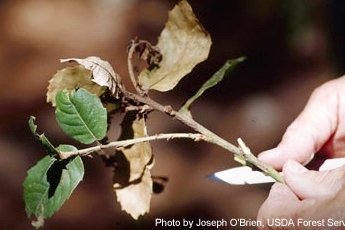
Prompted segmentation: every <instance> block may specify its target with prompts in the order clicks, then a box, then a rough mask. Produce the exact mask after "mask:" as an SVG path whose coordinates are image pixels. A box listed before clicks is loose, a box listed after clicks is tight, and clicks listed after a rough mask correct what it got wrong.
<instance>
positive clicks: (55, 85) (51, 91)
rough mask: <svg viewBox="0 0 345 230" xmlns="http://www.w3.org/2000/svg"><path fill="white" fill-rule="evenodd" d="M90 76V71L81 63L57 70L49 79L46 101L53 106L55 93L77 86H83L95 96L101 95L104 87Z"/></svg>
mask: <svg viewBox="0 0 345 230" xmlns="http://www.w3.org/2000/svg"><path fill="white" fill-rule="evenodd" d="M91 77H92V73H91V71H90V70H88V69H86V68H85V67H83V66H82V65H76V66H73V67H67V68H64V69H61V70H59V71H58V72H57V73H56V74H55V75H54V76H53V77H52V79H50V80H49V85H48V91H47V102H48V103H49V102H50V103H52V105H53V106H55V105H56V101H55V97H56V94H57V93H58V92H60V91H62V90H64V89H67V90H68V91H71V90H73V89H77V88H84V89H86V90H88V91H89V92H91V93H93V94H96V95H97V96H100V95H102V94H103V93H104V92H105V87H102V86H99V85H98V84H96V83H95V82H93V81H91Z"/></svg>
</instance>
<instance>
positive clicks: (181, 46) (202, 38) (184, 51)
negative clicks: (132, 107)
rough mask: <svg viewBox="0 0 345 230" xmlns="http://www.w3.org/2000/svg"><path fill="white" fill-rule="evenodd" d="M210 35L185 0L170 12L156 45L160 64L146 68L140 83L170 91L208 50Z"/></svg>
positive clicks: (143, 86)
mask: <svg viewBox="0 0 345 230" xmlns="http://www.w3.org/2000/svg"><path fill="white" fill-rule="evenodd" d="M211 44H212V42H211V37H210V35H209V33H208V32H207V31H206V30H205V29H204V28H203V27H202V25H201V24H200V23H199V21H198V19H197V18H196V16H195V15H194V13H193V10H192V8H191V6H190V5H189V4H188V2H187V1H185V0H183V1H181V2H180V3H179V4H178V5H176V6H175V7H174V9H173V10H172V11H170V13H169V20H168V22H167V23H166V25H165V28H164V30H163V31H162V33H161V35H160V37H159V41H158V44H157V47H158V48H159V50H160V52H161V54H162V55H163V59H162V61H161V62H160V64H159V66H160V67H159V68H155V69H153V70H148V69H145V70H143V71H142V72H141V73H140V75H139V77H138V80H139V84H140V85H141V87H142V89H143V90H145V91H146V90H149V89H155V90H158V91H168V90H171V89H173V88H174V87H175V86H176V84H177V83H178V82H179V81H180V80H181V79H182V78H183V77H184V76H185V75H187V74H188V73H189V72H190V71H191V70H192V69H193V68H194V67H195V66H196V65H197V64H198V63H200V62H202V61H204V60H205V59H206V58H207V57H208V54H209V51H210V47H211Z"/></svg>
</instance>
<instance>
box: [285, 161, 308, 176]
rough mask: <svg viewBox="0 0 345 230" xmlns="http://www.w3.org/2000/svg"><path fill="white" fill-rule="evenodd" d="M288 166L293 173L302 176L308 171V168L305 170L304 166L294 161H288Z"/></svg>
mask: <svg viewBox="0 0 345 230" xmlns="http://www.w3.org/2000/svg"><path fill="white" fill-rule="evenodd" d="M286 166H287V167H288V169H289V170H290V171H291V172H293V173H298V174H301V173H304V172H306V171H308V169H307V168H305V167H304V166H303V165H301V164H300V163H298V162H297V161H294V160H288V161H287V162H286Z"/></svg>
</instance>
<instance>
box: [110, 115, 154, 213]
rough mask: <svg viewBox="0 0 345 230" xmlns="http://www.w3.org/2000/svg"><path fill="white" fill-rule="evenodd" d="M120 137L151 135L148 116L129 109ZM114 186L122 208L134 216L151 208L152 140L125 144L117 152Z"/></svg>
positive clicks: (122, 138)
mask: <svg viewBox="0 0 345 230" xmlns="http://www.w3.org/2000/svg"><path fill="white" fill-rule="evenodd" d="M121 127H122V133H121V136H120V138H119V139H120V140H127V139H133V138H139V137H145V136H147V133H146V124H145V118H144V117H143V116H139V115H137V114H136V113H135V112H128V113H127V114H126V116H125V118H124V120H123V122H122V124H121ZM115 160H116V162H117V165H116V167H115V175H114V184H113V188H114V191H115V193H116V196H117V200H118V202H119V203H120V205H121V207H122V210H124V211H126V212H127V213H129V214H130V215H131V216H132V217H133V218H134V219H138V217H139V216H140V215H144V214H145V213H147V212H149V210H150V200H151V195H152V184H153V182H152V178H151V173H150V169H151V167H152V166H153V163H154V158H153V154H152V149H151V145H150V143H149V142H142V143H138V144H134V145H132V146H129V147H124V148H122V149H120V150H118V151H117V152H116V156H115Z"/></svg>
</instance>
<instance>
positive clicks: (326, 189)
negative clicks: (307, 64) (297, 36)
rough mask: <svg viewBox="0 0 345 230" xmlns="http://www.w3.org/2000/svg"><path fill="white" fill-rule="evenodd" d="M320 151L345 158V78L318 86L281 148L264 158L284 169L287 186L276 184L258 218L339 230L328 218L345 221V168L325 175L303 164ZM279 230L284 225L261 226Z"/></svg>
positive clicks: (287, 132) (282, 142)
mask: <svg viewBox="0 0 345 230" xmlns="http://www.w3.org/2000/svg"><path fill="white" fill-rule="evenodd" d="M318 151H321V152H323V153H324V154H326V155H327V156H328V157H330V158H334V157H344V156H345V76H343V77H340V78H338V79H335V80H331V81H329V82H327V83H325V84H323V85H321V86H319V87H318V88H316V89H315V90H314V92H313V93H312V95H311V97H310V99H309V101H308V103H307V105H306V107H305V108H304V110H303V111H302V113H301V114H300V115H299V116H298V117H297V118H296V120H295V121H294V122H293V123H292V124H291V125H290V126H289V127H288V129H287V130H286V132H285V134H284V136H283V138H282V141H281V142H280V143H279V145H278V146H277V147H276V148H274V149H271V150H268V151H265V152H262V153H261V154H260V155H259V159H260V160H262V161H264V162H266V163H268V164H270V165H272V166H273V167H274V168H276V169H278V170H280V169H282V170H283V174H284V179H285V182H286V184H280V183H276V184H274V185H273V186H272V188H271V191H270V194H269V196H268V198H267V200H266V201H265V202H264V204H263V205H262V206H261V208H260V210H259V213H258V220H262V221H263V222H264V223H267V220H268V219H274V218H280V219H281V218H286V219H290V218H291V219H292V220H293V221H294V223H295V224H297V222H298V219H299V218H300V219H304V220H307V221H311V220H316V221H318V220H319V221H321V220H324V223H322V222H315V223H319V224H323V226H303V225H300V226H295V229H304V228H312V229H316V228H317V227H320V229H327V227H329V228H331V229H336V227H334V226H330V225H329V224H328V223H327V220H328V219H327V218H330V219H331V220H344V219H345V208H344V202H345V189H343V187H344V183H345V166H343V167H340V168H338V169H335V170H330V171H324V172H318V171H309V170H308V169H306V168H304V167H303V166H302V164H303V165H304V164H306V163H308V162H309V161H310V160H311V159H312V158H313V156H314V154H315V153H316V152H318ZM275 227H277V228H278V227H279V226H268V225H267V224H266V225H265V227H264V228H263V227H262V226H261V228H262V229H275ZM341 228H342V229H344V228H345V227H344V226H342V227H341ZM289 229H293V227H291V226H290V227H289Z"/></svg>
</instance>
